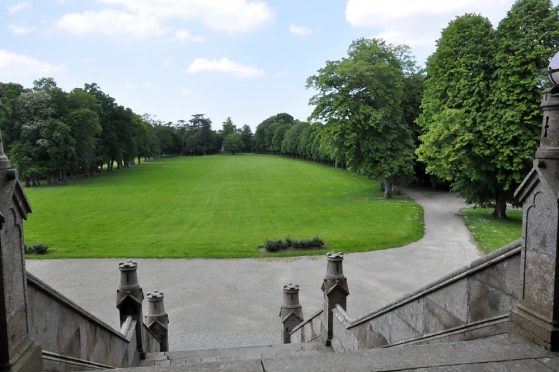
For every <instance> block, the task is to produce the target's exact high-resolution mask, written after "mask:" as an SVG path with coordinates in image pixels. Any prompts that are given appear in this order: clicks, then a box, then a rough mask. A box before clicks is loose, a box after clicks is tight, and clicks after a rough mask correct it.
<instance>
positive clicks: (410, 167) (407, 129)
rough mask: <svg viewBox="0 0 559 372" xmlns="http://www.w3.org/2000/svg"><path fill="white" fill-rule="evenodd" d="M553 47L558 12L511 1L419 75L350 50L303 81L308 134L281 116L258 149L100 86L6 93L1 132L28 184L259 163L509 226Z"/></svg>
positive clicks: (460, 22)
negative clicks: (355, 182) (308, 93)
mask: <svg viewBox="0 0 559 372" xmlns="http://www.w3.org/2000/svg"><path fill="white" fill-rule="evenodd" d="M558 47H559V11H558V8H557V7H554V6H553V5H552V3H551V1H550V0H517V1H516V2H515V3H514V4H513V5H512V7H511V9H510V10H509V11H508V13H507V15H506V16H505V18H503V20H501V22H500V23H499V24H498V26H497V27H496V28H494V27H493V25H492V24H491V22H490V21H489V20H488V19H487V18H485V17H483V16H482V15H478V14H465V15H463V16H460V17H456V18H455V19H454V20H452V21H451V22H450V23H449V24H448V26H447V27H446V28H445V29H444V30H442V32H441V36H440V38H439V39H438V40H437V45H436V50H435V52H434V53H433V54H432V55H431V56H430V57H429V58H428V60H427V63H426V68H425V69H421V68H419V67H418V66H417V64H416V62H415V61H414V57H413V56H412V54H411V52H410V49H409V48H408V47H407V46H404V45H391V44H388V43H386V42H385V41H383V40H381V39H358V40H355V41H354V42H352V43H351V45H350V46H349V48H348V52H347V56H345V57H344V58H341V59H340V60H336V61H327V62H326V64H325V66H324V67H322V68H321V69H319V70H318V71H317V73H316V74H315V75H313V76H311V77H309V78H308V79H307V87H308V88H312V89H314V91H315V92H316V93H315V94H314V95H313V96H312V97H311V99H310V102H309V103H310V105H312V106H313V111H312V114H311V115H310V117H309V118H308V120H309V121H308V122H303V121H299V120H296V119H294V118H293V117H292V116H291V115H289V114H287V113H281V114H277V115H274V116H271V117H269V118H267V119H265V120H264V121H263V122H262V123H260V124H259V125H258V127H257V128H256V131H255V133H254V135H253V134H252V132H251V129H250V127H249V126H247V125H245V126H243V127H242V128H237V127H236V126H235V124H234V123H233V122H232V120H231V119H230V118H227V120H226V121H225V122H224V123H223V129H222V130H221V131H219V132H218V131H214V130H213V129H212V128H211V120H210V119H209V118H206V117H205V116H204V115H201V114H197V115H193V116H192V118H191V119H190V120H188V121H185V120H179V121H177V122H176V123H165V124H164V123H160V122H158V121H156V120H152V119H151V118H150V117H149V116H147V115H144V116H140V115H137V114H135V113H134V112H132V110H130V109H128V108H124V107H123V106H120V105H118V104H117V103H116V102H115V100H114V98H112V97H110V96H109V95H107V94H106V93H104V92H102V91H101V89H100V87H99V86H97V85H96V84H86V85H85V86H84V87H83V88H76V89H74V90H72V91H71V92H69V93H66V92H64V91H62V90H61V89H60V88H58V87H57V86H56V83H55V82H54V81H53V80H52V79H49V78H46V79H41V80H38V81H36V82H35V84H34V86H33V88H32V89H24V88H23V87H22V86H20V85H18V84H0V127H1V128H2V131H3V133H4V135H5V139H6V141H5V142H6V143H8V153H9V155H10V158H11V159H12V161H13V162H14V163H15V164H16V166H17V168H18V169H19V171H20V174H21V176H22V177H23V178H24V179H25V181H26V183H28V184H33V183H36V182H37V181H38V180H40V179H45V178H46V179H48V180H49V181H51V182H55V181H56V180H59V179H63V178H64V177H65V176H68V175H76V174H91V173H95V172H100V171H102V170H103V169H106V170H107V171H111V170H112V168H113V166H114V165H115V164H116V167H117V168H124V167H127V166H129V165H130V164H132V163H133V162H134V159H137V160H138V161H139V160H140V159H141V158H146V159H151V158H154V157H158V156H163V155H165V154H176V155H178V154H183V155H202V154H212V153H216V152H218V151H220V150H221V149H224V150H226V151H229V152H231V153H233V154H235V153H238V152H247V151H256V152H265V153H277V154H286V155H290V156H294V157H300V158H304V159H310V160H314V161H320V162H327V163H330V164H332V165H334V166H339V167H345V168H347V169H349V170H351V171H354V172H356V173H358V174H362V175H364V176H367V177H371V178H376V179H379V180H381V181H382V185H383V188H384V191H385V196H386V197H390V196H391V192H392V189H393V185H394V184H397V183H403V182H408V181H410V180H412V179H414V178H415V179H418V178H419V179H422V180H429V181H431V182H434V181H437V180H442V181H444V182H446V183H447V184H448V185H450V187H451V189H452V190H454V191H457V192H459V193H460V194H461V195H462V196H464V197H465V198H466V201H467V202H471V203H476V204H478V205H482V206H487V205H491V206H494V207H495V211H494V215H495V216H496V217H498V218H505V217H506V203H507V202H513V192H514V190H515V189H516V188H517V187H518V185H519V183H520V182H521V181H522V179H523V177H524V175H525V174H526V172H527V171H528V170H529V169H530V167H531V160H532V158H533V155H534V152H535V150H536V147H537V144H538V134H539V131H540V122H541V113H540V109H539V107H538V106H539V100H540V95H541V92H542V90H543V89H544V88H545V87H546V86H547V84H549V83H548V82H547V79H546V69H547V64H548V61H549V58H550V57H551V56H552V55H553V54H554V53H555V52H556V51H557V48H558Z"/></svg>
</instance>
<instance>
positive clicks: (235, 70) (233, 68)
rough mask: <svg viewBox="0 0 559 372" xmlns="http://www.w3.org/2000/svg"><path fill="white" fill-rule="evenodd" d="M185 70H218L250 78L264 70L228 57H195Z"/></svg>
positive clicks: (191, 72)
mask: <svg viewBox="0 0 559 372" xmlns="http://www.w3.org/2000/svg"><path fill="white" fill-rule="evenodd" d="M187 72H188V73H189V74H198V73H201V72H218V73H222V74H226V75H231V76H234V77H238V78H251V77H258V76H262V75H264V71H262V70H261V69H259V68H257V67H254V66H249V65H243V64H241V63H239V62H236V61H233V60H230V59H229V58H220V59H207V58H196V59H195V60H194V61H193V62H192V63H191V64H190V66H189V67H188V69H187Z"/></svg>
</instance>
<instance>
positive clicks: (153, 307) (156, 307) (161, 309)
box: [144, 291, 169, 351]
mask: <svg viewBox="0 0 559 372" xmlns="http://www.w3.org/2000/svg"><path fill="white" fill-rule="evenodd" d="M147 298H148V311H147V315H146V316H145V318H144V319H145V323H146V326H147V327H148V328H149V329H150V330H151V331H152V332H153V333H154V334H155V335H156V336H157V337H158V338H159V340H160V341H161V351H169V315H167V312H166V311H165V304H164V303H163V292H159V291H153V292H148V293H147Z"/></svg>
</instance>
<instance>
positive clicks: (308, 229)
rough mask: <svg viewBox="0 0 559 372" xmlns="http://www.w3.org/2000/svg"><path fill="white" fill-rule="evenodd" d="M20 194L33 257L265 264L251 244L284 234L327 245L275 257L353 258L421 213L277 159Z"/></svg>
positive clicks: (404, 238)
mask: <svg viewBox="0 0 559 372" xmlns="http://www.w3.org/2000/svg"><path fill="white" fill-rule="evenodd" d="M25 192H26V194H27V196H28V198H29V200H30V202H31V205H32V208H33V213H32V214H31V215H29V218H28V221H26V222H25V234H26V236H25V241H26V243H27V244H33V243H37V242H42V243H46V244H47V245H48V246H49V253H48V254H47V255H43V256H31V257H35V258H71V257H79V258H85V257H176V258H179V257H184V258H232V257H270V256H272V254H270V253H262V252H259V251H258V247H259V246H261V245H262V244H263V243H264V242H265V240H266V239H281V238H285V237H286V236H290V237H292V238H294V239H302V238H311V237H313V236H319V237H320V238H322V239H323V240H324V241H325V243H326V244H327V247H325V248H324V249H321V250H313V251H304V252H299V251H296V252H285V253H282V254H280V255H283V256H286V255H287V256H289V255H302V254H322V253H324V252H326V251H332V250H334V251H344V252H355V251H367V250H374V249H382V248H389V247H397V246H401V245H404V244H407V243H410V242H413V241H416V240H418V239H420V238H421V237H422V236H423V230H424V229H423V209H422V208H421V207H420V206H419V205H418V204H417V203H415V202H414V201H412V200H410V199H408V198H406V197H396V198H394V199H392V200H384V199H383V197H382V193H381V192H380V191H379V184H378V182H373V181H371V180H369V179H366V178H364V177H360V176H356V175H354V174H351V173H349V172H346V171H343V170H340V169H335V168H332V167H329V166H325V165H319V164H316V163H313V162H309V161H302V160H296V159H291V158H285V157H279V156H267V155H255V154H242V155H234V156H232V155H217V156H204V157H176V158H168V159H162V160H158V161H154V162H150V163H144V164H142V165H141V166H135V167H132V168H130V169H127V170H124V171H114V172H113V173H112V174H104V175H100V176H95V177H91V178H86V179H82V180H78V181H74V182H71V183H69V184H67V185H63V186H42V187H35V188H27V189H26V190H25ZM273 255H275V256H277V255H278V254H273Z"/></svg>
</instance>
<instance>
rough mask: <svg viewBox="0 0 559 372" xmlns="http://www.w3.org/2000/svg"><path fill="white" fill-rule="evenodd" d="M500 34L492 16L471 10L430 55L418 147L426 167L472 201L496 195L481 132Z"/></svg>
mask: <svg viewBox="0 0 559 372" xmlns="http://www.w3.org/2000/svg"><path fill="white" fill-rule="evenodd" d="M494 43H495V36H494V30H493V27H492V25H491V23H490V22H489V20H488V19H487V18H484V17H482V16H479V15H473V14H466V15H464V16H461V17H457V18H456V19H455V20H453V21H452V22H450V23H449V25H448V26H447V27H446V28H445V29H444V30H443V31H442V33H441V37H440V39H439V40H438V41H437V49H436V50H435V52H434V53H433V54H432V55H431V56H430V57H429V59H428V60H427V79H426V81H425V92H424V95H423V99H422V101H421V108H422V112H421V114H420V115H419V117H418V119H417V122H418V124H419V126H420V127H421V129H422V130H423V134H422V135H421V136H420V141H421V144H420V146H419V148H418V149H417V151H416V152H417V155H418V158H419V160H421V161H422V162H424V163H425V164H426V171H427V172H428V173H430V174H433V175H435V176H437V177H439V178H441V179H443V180H445V181H448V182H449V183H450V184H451V187H452V189H453V190H455V191H458V192H459V193H460V194H461V195H463V196H464V197H465V198H466V201H467V202H479V201H486V200H488V198H491V197H492V196H493V195H494V192H493V190H492V189H493V187H494V184H493V183H492V181H491V180H492V178H493V176H492V174H491V171H490V170H489V169H488V168H487V165H488V164H487V163H489V162H490V160H489V159H486V158H485V157H484V152H485V148H484V147H485V145H484V139H483V134H482V132H481V130H480V129H481V126H480V124H481V122H482V121H483V120H484V116H485V112H486V110H487V102H488V96H489V90H490V87H489V84H490V81H491V76H492V73H493V55H494V48H495V47H494Z"/></svg>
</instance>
